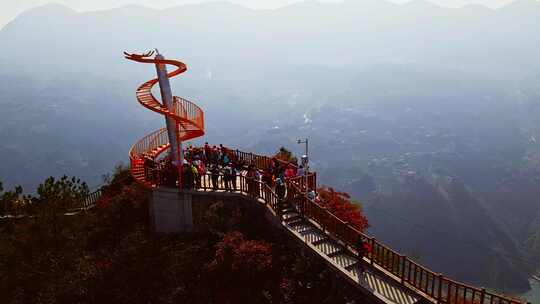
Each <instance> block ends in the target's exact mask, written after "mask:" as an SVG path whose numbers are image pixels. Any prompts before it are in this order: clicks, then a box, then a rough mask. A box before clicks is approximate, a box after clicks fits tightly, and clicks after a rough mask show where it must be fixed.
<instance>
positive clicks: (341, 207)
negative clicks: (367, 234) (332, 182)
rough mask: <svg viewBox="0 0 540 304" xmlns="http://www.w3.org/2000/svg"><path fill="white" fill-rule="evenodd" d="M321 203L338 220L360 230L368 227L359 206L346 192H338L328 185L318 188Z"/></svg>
mask: <svg viewBox="0 0 540 304" xmlns="http://www.w3.org/2000/svg"><path fill="white" fill-rule="evenodd" d="M317 191H318V194H319V197H320V199H321V204H323V205H324V206H325V207H326V208H328V210H329V211H330V212H331V213H332V214H334V215H335V216H337V217H338V218H339V219H340V220H342V221H345V222H348V223H349V224H351V225H352V226H353V227H355V228H356V229H358V230H360V231H364V230H365V229H367V228H368V227H369V223H368V220H367V218H366V216H365V215H364V214H363V213H362V210H361V209H360V206H359V205H358V204H355V203H353V202H352V200H351V196H350V195H349V194H348V193H346V192H338V191H335V190H334V189H332V188H330V187H325V186H323V187H321V188H319V189H318V190H317Z"/></svg>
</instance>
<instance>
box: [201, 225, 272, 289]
mask: <svg viewBox="0 0 540 304" xmlns="http://www.w3.org/2000/svg"><path fill="white" fill-rule="evenodd" d="M216 247H217V250H216V254H215V257H214V260H213V261H212V262H211V263H210V265H209V270H210V271H212V272H215V273H222V274H227V275H233V276H235V277H237V278H239V279H241V280H246V281H250V280H253V281H260V280H261V279H262V277H264V276H265V274H266V273H267V272H269V271H271V269H272V247H271V246H270V244H268V243H266V242H262V241H253V240H246V239H245V237H244V235H243V234H242V233H240V232H238V231H233V232H229V233H227V234H226V235H225V236H224V237H223V240H222V241H221V242H219V243H218V244H217V246H216Z"/></svg>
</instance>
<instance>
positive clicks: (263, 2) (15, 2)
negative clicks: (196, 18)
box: [0, 0, 513, 27]
mask: <svg viewBox="0 0 540 304" xmlns="http://www.w3.org/2000/svg"><path fill="white" fill-rule="evenodd" d="M210 1H216V0H0V3H1V4H0V27H2V26H4V25H5V24H6V23H8V22H9V21H11V20H12V19H13V18H15V17H16V16H17V15H18V14H19V13H21V12H22V11H24V10H27V9H29V8H32V7H35V6H39V5H43V4H46V3H49V2H57V3H61V4H64V5H67V6H69V7H71V8H74V9H77V10H81V11H85V10H97V9H109V8H113V7H118V6H123V5H127V4H139V5H148V6H152V7H156V8H164V7H168V6H173V5H181V4H186V3H201V2H210ZM229 1H230V2H234V3H238V4H241V5H244V6H247V7H250V8H254V9H272V8H278V7H281V6H285V5H288V4H292V3H295V2H300V1H301V0H229ZM319 1H321V2H340V1H342V0H319ZM347 1H355V0H347ZM356 1H365V0H356ZM381 1H383V0H381ZM388 1H390V2H396V3H404V2H408V1H411V0H388ZM428 1H431V2H434V3H437V4H439V5H444V6H451V7H459V6H463V5H465V4H470V3H480V4H483V5H485V6H489V7H492V8H497V7H500V6H501V5H504V4H507V3H509V2H512V1H513V0H428Z"/></svg>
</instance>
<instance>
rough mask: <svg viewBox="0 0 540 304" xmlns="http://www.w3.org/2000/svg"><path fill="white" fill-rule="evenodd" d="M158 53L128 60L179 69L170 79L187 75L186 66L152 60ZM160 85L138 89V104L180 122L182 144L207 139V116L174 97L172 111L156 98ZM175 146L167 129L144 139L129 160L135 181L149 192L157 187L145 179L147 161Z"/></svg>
mask: <svg viewBox="0 0 540 304" xmlns="http://www.w3.org/2000/svg"><path fill="white" fill-rule="evenodd" d="M153 53H154V52H149V53H146V54H142V55H138V54H129V53H124V54H125V58H126V59H129V60H132V61H135V62H140V63H151V64H154V65H156V64H165V65H172V66H174V67H175V68H176V69H175V70H173V71H171V72H169V73H168V74H167V77H169V78H172V77H175V76H177V75H180V74H182V73H184V72H185V71H186V70H187V67H186V65H185V64H184V63H183V62H180V61H177V60H170V59H157V58H150V56H152V55H153ZM157 83H158V79H157V78H154V79H151V80H148V81H147V82H145V83H143V84H141V85H140V86H139V87H138V88H137V93H136V94H137V101H138V102H139V103H140V104H141V105H142V106H143V107H145V108H147V109H149V110H151V111H154V112H156V113H158V114H161V115H164V116H166V117H168V118H172V119H174V120H175V122H176V136H177V139H178V142H182V141H186V140H190V139H193V138H196V137H200V136H203V135H204V112H203V111H202V109H201V108H199V107H198V106H197V105H196V104H195V103H193V102H191V101H189V100H187V99H184V98H182V97H178V96H174V97H173V107H172V109H171V108H168V107H167V106H166V105H164V104H163V103H161V102H159V101H158V99H157V98H156V97H155V96H154V95H153V94H152V88H153V87H154V86H155V85H156V84H157ZM170 147H171V144H170V142H169V138H168V135H167V129H166V128H162V129H159V130H156V131H154V132H152V133H150V134H148V135H146V136H145V137H143V138H141V139H140V140H139V141H138V142H137V143H135V145H133V147H131V149H130V151H129V160H130V163H131V173H132V175H133V177H134V178H135V180H136V181H137V182H139V183H140V184H142V185H143V186H145V187H147V188H152V187H153V186H154V185H153V184H152V182H151V181H148V180H146V179H145V174H144V160H145V157H147V156H149V157H152V158H155V157H157V156H159V155H160V154H161V153H163V152H165V151H167V150H168V149H170Z"/></svg>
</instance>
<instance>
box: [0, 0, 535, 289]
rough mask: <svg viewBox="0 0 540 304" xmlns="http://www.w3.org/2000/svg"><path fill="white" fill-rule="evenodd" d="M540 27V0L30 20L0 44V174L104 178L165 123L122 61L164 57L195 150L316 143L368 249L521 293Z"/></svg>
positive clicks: (531, 220)
mask: <svg viewBox="0 0 540 304" xmlns="http://www.w3.org/2000/svg"><path fill="white" fill-rule="evenodd" d="M538 28H540V4H539V3H538V2H534V1H533V2H531V1H519V2H518V3H515V4H514V5H512V6H509V7H503V8H501V9H498V10H491V9H485V8H482V7H478V6H468V7H464V8H462V9H448V8H442V7H438V6H434V5H431V4H429V3H423V2H414V3H410V4H408V5H395V4H392V3H387V2H382V1H345V2H343V3H332V4H330V3H314V2H305V3H298V4H296V5H292V6H288V7H284V8H281V9H278V10H266V11H256V10H251V9H246V8H245V7H241V6H238V5H231V4H226V3H212V4H204V5H188V6H182V7H176V8H172V9H170V10H154V9H147V8H144V7H140V6H128V7H123V8H118V9H112V10H107V11H99V12H84V13H78V12H75V11H73V10H71V9H68V8H65V7H62V6H59V5H48V6H45V7H41V8H36V9H33V10H31V11H29V12H26V13H24V14H22V15H21V16H20V17H19V18H17V19H16V20H15V21H13V22H12V23H10V24H9V25H7V26H6V27H4V28H3V29H2V30H1V31H0V45H2V48H3V52H2V53H0V71H1V72H0V84H1V85H0V107H2V109H3V110H2V111H0V142H1V143H2V144H0V156H1V157H2V159H9V162H2V163H1V164H0V178H2V181H3V182H5V184H7V185H8V186H12V185H14V184H17V183H22V184H24V185H25V186H26V188H28V189H30V188H33V186H35V183H36V182H37V181H40V180H43V177H44V176H47V175H61V174H69V175H78V176H81V177H83V178H85V179H87V180H88V181H89V182H90V183H91V184H97V183H99V181H100V180H99V177H100V175H101V174H102V173H104V172H108V171H110V168H111V167H112V166H113V165H114V163H116V162H118V161H121V160H124V161H125V160H126V159H127V151H128V149H129V147H130V146H131V145H132V144H133V143H134V142H136V140H137V139H138V138H141V137H142V136H144V135H145V134H147V133H149V132H151V131H153V130H155V129H157V128H159V127H161V126H162V125H163V120H162V117H160V116H159V115H155V114H154V113H151V112H150V111H146V110H145V109H143V108H142V107H141V106H140V105H138V104H137V102H136V100H135V94H134V91H135V89H136V87H137V86H138V85H139V84H140V83H142V82H144V81H146V80H148V79H150V77H153V76H154V72H155V71H154V68H153V67H152V66H144V65H136V64H133V63H130V62H127V61H126V60H124V59H123V58H122V51H124V50H128V51H145V50H147V49H150V48H153V47H158V48H159V50H160V51H162V52H163V53H164V54H165V55H166V56H168V57H171V58H175V59H179V60H182V61H184V62H185V63H186V64H187V65H188V71H187V72H186V73H185V74H183V75H181V76H180V77H178V78H175V79H173V80H171V83H172V86H173V91H174V94H175V95H179V96H184V97H187V98H188V99H193V100H195V101H196V103H197V104H198V105H200V106H201V107H202V108H203V109H204V110H205V117H206V127H207V130H206V131H207V136H206V137H205V138H204V139H202V140H208V141H210V142H213V143H224V144H226V145H230V146H235V147H238V148H241V149H246V150H252V151H254V152H260V153H273V152H275V150H276V149H278V148H279V147H280V146H282V145H285V146H287V147H288V148H290V149H292V150H294V151H295V152H297V153H302V147H301V146H300V145H298V144H296V140H297V139H298V138H302V137H309V138H310V143H311V146H310V151H311V152H310V159H311V162H312V166H313V168H315V169H316V170H317V171H318V173H319V178H320V181H321V182H322V183H324V184H327V185H331V186H334V187H336V188H338V189H343V190H346V191H349V192H351V193H352V194H353V195H354V196H355V197H357V198H359V199H361V200H363V201H364V203H365V206H366V212H367V213H368V214H370V215H371V217H370V220H371V223H372V226H373V228H372V229H373V232H374V233H375V234H376V236H377V237H379V238H381V239H382V240H383V241H384V242H387V243H388V244H389V245H391V246H392V247H395V248H397V249H402V250H403V251H404V252H406V253H412V254H413V255H414V254H416V253H417V254H418V255H419V256H420V258H421V261H422V262H425V263H426V264H427V265H428V266H431V267H433V269H434V270H435V271H441V272H444V273H449V274H451V275H454V276H455V277H456V278H457V279H462V280H466V281H469V282H474V283H477V285H484V286H489V287H498V288H503V289H505V290H507V291H516V290H518V291H521V290H523V289H525V288H526V287H527V286H528V284H527V282H526V279H527V277H528V276H529V275H530V274H531V273H532V272H533V271H534V269H533V268H534V266H531V265H530V264H528V265H527V267H525V266H524V265H523V264H519V263H516V259H529V257H530V256H531V254H532V251H534V250H535V249H534V248H537V246H536V245H535V244H536V241H535V240H536V233H535V232H536V230H535V229H537V227H539V226H538V225H537V223H538V220H537V217H536V215H537V214H538V212H539V211H538V206H539V204H538V195H537V189H540V187H539V186H540V185H539V183H540V181H539V180H538V178H537V177H538V176H540V175H539V172H540V171H539V170H538V169H539V168H540V161H539V160H540V146H539V145H540V143H537V142H536V138H538V139H540V134H539V131H540V129H539V128H538V126H539V125H540V124H539V123H540V121H539V120H538V117H540V116H539V114H540V111H539V110H540V107H539V105H540V99H539V97H540V91H539V90H538V88H539V87H540V86H539V84H540V81H539V80H540V77H539V75H540V59H539V57H538V51H539V50H540V37H539V36H538V35H537V33H536V32H537V29H538ZM381 210H382V211H386V210H387V211H389V212H390V211H395V212H396V213H397V214H398V215H399V217H401V218H404V219H405V220H394V219H392V218H391V217H388V216H385V215H382V216H381V215H380V212H379V211H381ZM392 216H393V215H392ZM419 227H424V228H419ZM425 227H427V228H425ZM396 231H397V232H398V233H396ZM441 232H442V233H441ZM442 235H445V236H444V237H442ZM470 243H474V244H475V245H473V246H469V244H470ZM434 244H435V245H437V246H435V245H434ZM456 265H457V266H456ZM505 274H507V275H505Z"/></svg>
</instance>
